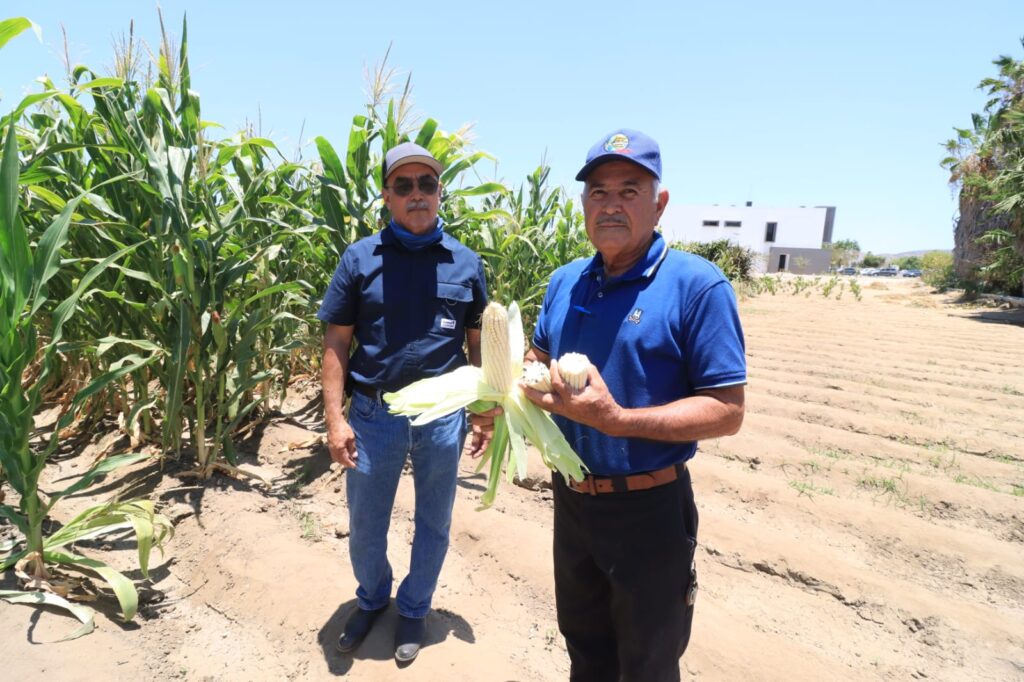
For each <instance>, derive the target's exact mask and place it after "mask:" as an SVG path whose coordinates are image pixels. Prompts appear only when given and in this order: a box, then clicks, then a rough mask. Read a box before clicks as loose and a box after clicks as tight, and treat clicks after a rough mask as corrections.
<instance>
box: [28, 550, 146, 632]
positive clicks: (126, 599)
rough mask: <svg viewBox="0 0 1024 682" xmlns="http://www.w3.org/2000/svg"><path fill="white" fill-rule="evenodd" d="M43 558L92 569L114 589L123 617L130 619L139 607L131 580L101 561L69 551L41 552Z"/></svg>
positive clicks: (137, 595) (137, 596) (137, 594)
mask: <svg viewBox="0 0 1024 682" xmlns="http://www.w3.org/2000/svg"><path fill="white" fill-rule="evenodd" d="M43 558H44V559H45V560H47V561H53V562H56V563H58V564H64V565H65V566H77V567H79V568H84V569H87V570H89V571H92V572H93V573H95V574H96V575H98V576H99V577H101V578H102V579H103V580H104V582H106V583H107V584H108V585H110V587H111V589H113V590H114V595H115V596H116V597H117V601H118V603H119V604H120V605H121V614H122V615H123V616H124V619H125V620H126V621H130V620H131V619H132V618H134V617H135V612H136V611H137V610H138V608H139V593H138V592H136V590H135V585H133V584H132V581H131V580H129V579H128V578H126V577H125V576H124V575H123V574H122V573H119V572H118V571H116V570H114V569H113V568H111V567H110V566H108V565H107V564H105V563H103V562H102V561H97V560H96V559H89V558H87V557H84V556H80V555H78V554H71V553H70V552H52V551H48V552H43Z"/></svg>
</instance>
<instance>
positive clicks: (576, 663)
mask: <svg viewBox="0 0 1024 682" xmlns="http://www.w3.org/2000/svg"><path fill="white" fill-rule="evenodd" d="M553 487H554V500H555V540H554V558H555V603H556V606H557V609H558V628H559V630H561V632H562V635H563V636H564V637H565V642H566V647H567V648H568V650H569V658H570V660H571V662H572V670H571V673H570V679H571V680H580V681H584V680H585V681H586V682H591V681H599V680H602V681H603V680H609V681H611V682H632V681H634V680H635V681H638V682H639V681H643V682H661V681H662V680H665V681H673V682H674V681H676V680H679V659H680V657H681V656H682V655H683V652H684V651H686V646H687V644H688V643H689V641H690V625H691V623H692V622H693V605H692V603H690V600H689V599H688V597H689V596H690V590H691V587H692V588H693V589H696V573H695V571H694V570H693V565H694V564H693V555H694V548H695V547H696V541H697V507H696V505H695V504H694V501H693V487H692V485H691V483H690V472H689V470H687V471H686V472H685V474H684V475H683V477H681V478H679V479H677V480H676V481H674V482H672V483H668V484H666V485H663V486H659V487H657V488H651V489H649V490H640V491H635V492H625V493H604V494H600V495H587V494H583V493H578V492H575V491H573V490H570V489H569V488H568V487H566V485H565V480H564V479H563V478H562V477H561V476H560V475H558V474H557V473H556V474H555V475H554V478H553Z"/></svg>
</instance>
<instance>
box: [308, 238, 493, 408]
mask: <svg viewBox="0 0 1024 682" xmlns="http://www.w3.org/2000/svg"><path fill="white" fill-rule="evenodd" d="M486 305H487V286H486V284H485V282H484V269H483V263H482V262H481V260H480V257H479V256H477V255H476V254H475V253H473V251H471V250H470V249H468V248H466V247H465V246H463V245H462V244H461V243H459V241H458V240H457V239H455V238H454V237H451V236H450V235H448V234H447V233H446V234H444V235H443V236H442V238H441V241H439V242H437V243H435V244H431V245H430V246H426V247H424V248H422V249H419V250H416V251H412V250H409V249H407V248H406V247H405V246H404V245H403V244H402V243H401V242H400V241H398V239H397V238H396V237H395V234H394V231H393V230H392V229H391V227H390V226H388V227H385V228H384V229H382V230H381V231H380V232H378V233H376V234H374V235H371V236H369V237H365V238H364V239H360V240H359V241H358V242H356V243H355V244H352V245H351V246H349V247H348V248H347V249H345V253H344V254H343V255H342V257H341V262H340V263H339V264H338V269H337V270H336V271H335V272H334V277H333V279H331V284H330V286H329V287H328V288H327V293H326V294H325V295H324V300H323V303H322V304H321V305H320V310H319V312H317V317H318V318H320V319H321V320H323V321H324V322H329V323H330V324H337V325H342V326H355V332H354V336H355V339H356V341H358V347H357V348H356V351H355V353H353V354H352V357H351V358H350V359H349V365H348V367H349V377H350V379H352V380H355V381H357V382H359V383H362V384H367V385H368V386H371V387H373V388H377V389H382V390H385V391H397V390H398V389H400V388H403V387H404V386H407V385H408V384H410V383H412V382H413V381H416V380H418V379H423V378H426V377H432V376H437V375H439V374H444V373H445V372H448V371H450V370H453V369H455V368H456V367H461V366H462V365H465V364H467V360H466V355H465V353H464V352H463V350H462V344H463V341H464V340H465V338H466V329H467V328H470V329H478V328H479V327H480V316H481V315H482V314H483V310H484V307H485V306H486ZM350 379H349V378H346V381H349V380H350Z"/></svg>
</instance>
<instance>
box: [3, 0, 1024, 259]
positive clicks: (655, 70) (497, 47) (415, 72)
mask: <svg viewBox="0 0 1024 682" xmlns="http://www.w3.org/2000/svg"><path fill="white" fill-rule="evenodd" d="M162 7H163V11H164V17H165V19H166V20H167V23H168V26H169V28H170V29H171V31H172V33H174V34H175V35H178V34H180V26H181V18H182V14H183V13H184V12H187V13H188V19H189V43H190V48H191V49H190V59H191V64H192V72H193V88H194V89H196V90H198V91H199V93H200V95H201V96H202V106H203V118H204V119H206V120H213V121H217V122H219V123H221V124H223V125H225V126H227V127H228V128H229V129H235V128H237V127H240V126H241V125H242V124H243V123H244V122H245V121H246V120H247V119H249V120H255V119H256V118H257V116H258V115H261V120H262V131H263V133H264V134H265V135H267V136H269V137H271V138H273V139H274V140H275V141H276V142H278V144H279V145H280V146H281V147H282V149H283V150H284V151H285V152H286V153H289V154H290V153H291V152H292V151H294V149H295V147H296V145H297V144H298V143H300V140H299V133H300V128H301V126H302V123H303V121H305V132H304V134H303V136H302V139H301V143H302V144H304V145H306V146H305V155H306V156H307V157H313V158H315V156H316V151H315V148H314V147H312V146H311V145H310V144H309V141H310V140H311V139H312V138H313V137H314V136H316V135H324V136H326V137H327V138H328V139H330V140H332V141H333V142H335V143H336V144H337V146H342V145H343V144H344V141H345V140H346V138H347V130H348V127H349V122H350V120H351V117H352V116H353V115H354V114H356V113H359V112H360V111H361V109H362V105H363V103H364V101H365V96H364V91H365V83H364V79H363V69H364V67H365V66H367V65H372V64H373V63H375V62H377V61H379V59H380V58H381V57H382V56H383V55H384V52H385V50H386V49H387V46H388V44H389V43H390V42H393V43H394V47H393V49H392V52H391V60H390V61H391V63H392V64H393V65H394V66H397V67H399V68H400V69H402V70H403V71H405V72H411V73H412V80H413V86H414V98H415V103H416V107H417V109H418V111H419V112H420V113H421V114H425V115H429V116H431V117H433V118H436V119H438V120H439V121H440V123H441V126H442V127H443V128H445V129H448V130H452V129H455V128H457V127H459V126H460V125H462V124H463V123H466V122H473V123H475V128H474V130H475V136H476V145H477V146H478V147H479V148H480V149H484V150H486V151H488V152H490V153H492V154H494V155H495V156H496V157H497V158H498V159H499V164H498V165H497V167H496V168H495V167H494V166H493V165H488V166H487V167H484V168H481V171H482V172H483V174H484V175H485V176H494V175H496V176H497V177H500V178H502V179H504V180H506V181H515V182H518V181H519V180H520V178H522V177H523V176H524V175H525V174H526V173H528V172H530V171H531V170H533V169H534V168H535V167H536V166H537V165H538V164H539V163H540V162H541V160H542V159H546V160H547V162H548V163H549V164H550V165H551V166H552V178H553V179H554V180H555V182H556V183H557V184H561V185H564V186H565V187H567V188H568V189H569V190H570V191H571V192H573V193H576V192H578V185H577V183H575V182H574V181H573V176H574V175H575V172H576V170H577V169H578V168H579V166H580V165H581V164H582V161H583V157H584V155H585V154H586V150H587V148H588V147H589V146H590V145H591V144H592V143H593V142H594V141H596V139H597V138H599V137H601V136H602V135H603V134H605V133H606V132H607V131H609V130H611V129H613V128H616V127H619V126H624V127H633V128H639V129H641V130H644V131H645V132H647V133H648V134H650V135H652V136H653V137H655V138H656V139H657V140H658V141H659V142H660V143H661V147H662V155H663V158H664V164H665V177H664V184H665V186H666V187H668V188H669V190H670V191H671V194H672V201H675V202H684V203H723V204H731V203H742V202H743V201H746V200H752V201H754V202H755V203H757V204H761V205H771V206H794V205H819V204H826V205H834V206H836V207H837V213H836V229H835V237H836V238H837V239H842V238H852V239H856V240H858V241H859V242H860V245H861V247H862V248H863V249H865V250H871V251H874V252H876V253H879V252H883V253H892V252H898V251H907V250H916V249H929V248H943V249H946V248H951V247H952V243H953V224H952V220H953V217H954V215H955V212H956V205H955V202H954V200H953V195H952V194H951V191H950V189H949V187H948V185H947V184H946V174H945V172H944V171H943V170H942V169H941V168H940V167H939V165H938V162H939V160H940V159H941V158H942V156H943V150H942V148H941V143H942V142H944V141H945V140H946V139H948V138H949V137H950V136H951V135H952V133H953V131H952V128H953V126H967V125H968V124H969V122H970V114H971V112H974V111H979V110H980V109H981V107H982V106H983V104H984V97H983V95H982V93H981V92H980V91H978V90H977V89H976V86H977V84H978V81H980V80H981V79H982V78H983V77H986V76H990V75H993V74H994V73H995V69H994V67H993V66H992V64H991V61H992V60H993V59H995V58H996V57H997V56H998V55H1000V54H1010V55H1013V56H1014V57H1016V58H1018V59H1019V58H1024V50H1022V48H1021V45H1020V40H1019V37H1020V36H1021V35H1022V34H1024V2H1021V0H975V1H974V2H971V3H964V2H962V1H961V2H949V1H947V0H931V1H926V0H907V1H894V0H888V1H884V2H882V1H877V0H861V1H860V2H856V3H830V2H821V0H817V1H813V2H812V1H797V0H778V1H777V2H772V3H765V2H756V1H754V0H745V1H740V0H734V1H732V2H729V1H721V2H714V3H711V2H691V1H690V0H685V1H683V0H679V1H676V2H668V1H662V2H660V1H654V2H641V3H632V2H623V3H607V2H599V1H592V2H587V3H568V2H564V3H563V2H555V1H553V0H547V1H546V2H534V1H533V0H523V1H520V2H513V3H489V2H480V1H479V0H477V1H475V2H461V1H459V2H416V3H409V2H397V1H393V2H373V3H371V2H360V3H349V2H335V3H328V2H323V3H314V2H305V1H302V0H290V1H289V2H273V3H264V2H260V1H253V2H228V1H218V2H213V1H212V0H206V1H205V2H197V1H177V0H165V1H164V2H163V3H162ZM12 16H27V17H29V18H30V19H32V20H33V21H35V22H36V23H37V24H39V25H40V26H41V28H42V31H43V42H42V43H40V42H38V41H37V40H36V38H35V37H34V36H32V35H31V34H30V33H26V34H22V35H21V36H19V37H18V38H16V39H15V40H14V41H12V42H10V43H8V45H7V46H6V47H5V48H4V49H3V50H0V110H2V111H5V112H6V111H7V110H9V109H11V108H13V107H14V106H15V105H16V103H17V101H18V100H19V99H20V98H21V96H22V95H23V94H24V93H26V92H28V91H29V89H30V88H31V87H32V86H33V79H34V78H35V77H36V76H38V75H40V74H43V73H48V74H49V75H50V76H51V77H53V78H55V79H60V77H61V74H62V73H63V66H62V62H61V58H60V55H61V54H62V52H63V48H62V36H61V31H60V24H61V23H63V24H64V25H65V26H66V27H67V31H68V37H69V46H70V54H71V57H72V59H73V60H74V61H76V62H81V63H85V64H88V65H90V66H92V67H93V68H95V69H102V68H105V67H106V66H107V65H109V64H110V63H111V61H112V60H111V54H112V50H111V43H112V39H113V37H114V36H115V35H119V34H120V33H122V32H125V31H127V27H128V21H129V19H132V18H134V19H135V25H136V33H137V34H138V35H141V36H142V37H143V38H145V39H146V40H147V41H149V42H150V44H151V45H156V43H157V41H158V36H159V31H158V28H157V20H156V10H155V5H149V4H146V3H140V2H137V1H136V2H129V1H127V0H117V1H115V0H109V1H107V0H95V1H94V2H88V3H86V2H80V1H75V2H72V1H71V0H63V1H53V2H40V1H39V0H34V1H32V2H26V1H23V0H13V1H12V0H7V1H5V2H3V3H2V4H0V18H6V17H12Z"/></svg>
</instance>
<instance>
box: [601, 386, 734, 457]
mask: <svg viewBox="0 0 1024 682" xmlns="http://www.w3.org/2000/svg"><path fill="white" fill-rule="evenodd" d="M743 412H744V407H743V387H742V386H741V387H736V388H729V389H719V390H718V391H716V392H715V394H713V395H712V394H700V395H695V396H691V397H688V398H683V399H681V400H677V401H675V402H672V403H669V404H667V405H659V406H657V407H640V408H633V409H628V408H620V409H619V410H617V411H616V414H614V415H613V416H611V417H610V418H609V419H608V420H606V422H605V423H604V424H596V425H595V428H597V430H599V431H603V432H605V433H607V434H608V435H610V436H616V437H619V438H646V439H648V440H659V441H667V442H674V443H681V442H688V441H694V440H704V439H706V438H718V437H721V436H731V435H733V434H734V433H736V432H737V431H739V429H740V426H741V425H742V424H743Z"/></svg>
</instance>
